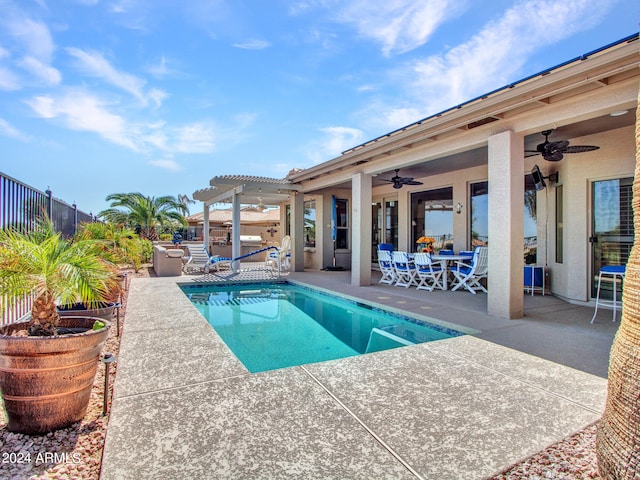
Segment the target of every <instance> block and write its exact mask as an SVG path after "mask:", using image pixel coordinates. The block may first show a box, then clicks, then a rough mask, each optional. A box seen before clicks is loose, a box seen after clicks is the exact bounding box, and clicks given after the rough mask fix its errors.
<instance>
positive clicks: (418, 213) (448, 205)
mask: <svg viewBox="0 0 640 480" xmlns="http://www.w3.org/2000/svg"><path fill="white" fill-rule="evenodd" d="M411 218H412V222H411V224H412V227H413V228H412V234H413V237H412V240H411V241H412V242H413V244H414V245H415V244H416V242H417V240H418V238H420V237H422V236H423V235H424V236H427V237H433V238H434V240H435V243H434V245H433V246H434V247H435V248H436V250H440V249H452V248H453V188H452V187H446V188H438V189H436V190H429V191H427V192H418V193H412V194H411Z"/></svg>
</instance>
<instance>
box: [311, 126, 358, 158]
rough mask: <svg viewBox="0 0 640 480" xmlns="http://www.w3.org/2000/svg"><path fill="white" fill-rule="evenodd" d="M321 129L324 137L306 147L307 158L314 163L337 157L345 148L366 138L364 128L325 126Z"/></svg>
mask: <svg viewBox="0 0 640 480" xmlns="http://www.w3.org/2000/svg"><path fill="white" fill-rule="evenodd" d="M320 131H321V132H322V133H323V134H324V135H323V138H321V139H319V140H315V141H314V142H312V144H311V145H309V146H308V147H307V148H306V152H307V153H306V155H307V158H308V159H309V160H310V162H311V163H313V164H318V163H320V162H324V161H326V160H329V159H331V158H334V157H337V156H338V155H340V154H341V153H342V152H344V151H345V150H347V149H349V148H352V147H354V146H356V145H358V144H360V143H362V141H363V139H364V133H363V132H362V130H358V129H357V128H351V127H325V128H321V129H320Z"/></svg>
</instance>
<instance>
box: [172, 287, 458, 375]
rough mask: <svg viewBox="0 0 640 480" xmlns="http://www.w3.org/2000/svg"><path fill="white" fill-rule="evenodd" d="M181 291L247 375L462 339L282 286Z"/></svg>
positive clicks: (315, 292)
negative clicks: (240, 363)
mask: <svg viewBox="0 0 640 480" xmlns="http://www.w3.org/2000/svg"><path fill="white" fill-rule="evenodd" d="M181 288H182V291H183V292H184V293H185V294H186V295H187V297H188V298H189V299H190V300H191V302H192V303H193V304H194V305H195V306H196V308H197V309H198V310H199V311H200V313H201V314H202V315H203V316H204V318H205V319H207V321H208V322H209V324H210V325H211V326H212V327H213V328H214V330H215V331H216V332H217V333H218V335H220V337H221V338H222V340H223V341H224V342H225V343H226V344H227V346H228V347H229V348H230V349H231V350H232V351H233V353H234V354H235V355H236V357H238V359H239V360H240V361H241V362H242V363H243V364H244V366H245V367H246V368H247V369H248V370H249V371H250V372H252V373H256V372H263V371H267V370H275V369H278V368H284V367H292V366H295V365H304V364H307V363H314V362H321V361H326V360H334V359H337V358H344V357H350V356H354V355H360V354H364V353H370V352H376V351H380V350H387V349H390V348H396V347H402V346H407V345H415V344H417V343H424V342H430V341H433V340H441V339H445V338H451V337H456V336H459V335H463V334H462V333H461V332H458V331H456V330H452V329H450V328H447V327H443V326H440V325H435V324H427V323H425V322H422V321H419V320H416V319H412V318H409V317H405V316H403V315H399V314H396V313H392V312H390V311H387V310H383V309H381V308H377V307H374V306H371V305H367V304H364V303H360V302H355V301H351V300H348V299H344V298H338V297H336V296H332V295H329V294H327V293H323V292H320V291H318V290H314V289H311V288H307V287H303V286H299V285H293V284H291V283H288V282H287V283H255V284H246V283H245V284H236V285H187V286H181Z"/></svg>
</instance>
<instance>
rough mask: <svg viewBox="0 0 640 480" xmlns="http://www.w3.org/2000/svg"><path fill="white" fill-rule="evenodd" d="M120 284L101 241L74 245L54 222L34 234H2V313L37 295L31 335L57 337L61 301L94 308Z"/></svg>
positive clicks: (0, 253)
mask: <svg viewBox="0 0 640 480" xmlns="http://www.w3.org/2000/svg"><path fill="white" fill-rule="evenodd" d="M116 286H117V277H116V276H115V274H114V269H113V266H112V265H110V264H109V263H108V262H106V261H105V260H104V259H103V258H102V257H101V254H100V251H99V246H98V244H97V242H95V241H92V240H80V241H75V242H71V241H69V240H66V239H64V238H63V237H62V235H61V234H60V233H58V232H56V231H55V228H54V226H53V223H52V222H51V221H50V220H49V219H45V220H43V221H42V222H41V223H40V225H39V226H38V228H37V229H36V230H35V231H33V232H21V231H19V230H17V229H6V230H0V299H4V300H3V302H6V303H3V304H0V310H3V309H4V307H10V306H11V305H13V304H14V303H16V302H18V301H20V300H21V299H23V298H24V297H25V296H28V295H30V294H33V295H34V296H35V301H34V302H33V306H32V309H31V320H30V325H29V326H28V332H29V335H55V334H56V332H57V327H58V324H59V321H60V317H59V315H58V310H57V302H58V301H59V302H60V303H61V304H70V303H75V302H82V303H85V304H87V305H91V306H94V305H96V304H97V303H98V302H100V301H102V300H103V299H104V298H105V297H106V296H107V295H108V293H109V292H110V291H111V290H112V289H113V288H114V287H116Z"/></svg>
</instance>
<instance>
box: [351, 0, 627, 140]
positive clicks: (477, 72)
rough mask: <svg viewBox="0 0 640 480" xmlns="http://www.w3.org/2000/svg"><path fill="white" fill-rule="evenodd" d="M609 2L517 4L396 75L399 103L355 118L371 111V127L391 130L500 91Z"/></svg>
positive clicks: (376, 106)
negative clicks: (539, 53) (470, 34)
mask: <svg viewBox="0 0 640 480" xmlns="http://www.w3.org/2000/svg"><path fill="white" fill-rule="evenodd" d="M614 1H615V0H573V1H571V2H567V1H565V0H524V1H520V2H518V3H517V4H515V5H513V6H512V7H511V8H509V9H508V10H506V11H505V12H504V13H503V14H502V16H500V17H498V18H497V19H496V20H494V21H492V22H490V23H488V24H486V25H485V26H484V27H483V28H482V29H481V30H480V31H479V32H478V33H477V34H475V35H474V36H473V37H471V38H470V39H469V40H468V41H467V42H465V43H462V44H460V45H457V46H455V47H453V48H451V49H449V50H448V51H447V52H445V53H444V54H441V55H432V56H430V57H427V58H424V59H419V60H416V61H414V62H412V63H410V64H407V65H406V66H405V67H404V69H400V70H398V71H396V72H395V78H394V79H393V81H394V84H396V85H404V86H405V98H404V101H403V100H400V101H398V99H394V101H393V105H391V104H387V105H385V104H384V100H381V99H378V100H377V101H373V102H371V103H370V104H369V105H368V106H367V108H366V110H365V111H363V112H361V115H362V117H364V118H367V117H369V118H373V117H371V112H372V111H376V112H377V115H376V117H375V120H374V122H378V125H377V126H378V127H381V126H382V127H385V128H390V129H394V128H398V127H401V126H403V125H406V124H408V123H412V122H415V121H417V120H419V119H420V118H423V117H425V116H428V115H432V114H435V113H438V112H439V111H442V110H445V109H447V108H451V107H454V106H455V105H458V104H460V103H462V102H465V101H467V100H470V99H472V98H474V97H476V96H478V95H481V94H483V93H486V92H488V91H492V90H494V89H496V88H499V87H501V86H503V85H506V84H507V83H509V82H512V81H514V80H515V79H517V78H518V76H519V72H520V71H521V68H522V66H523V65H524V64H526V62H527V61H528V60H529V58H530V56H531V55H532V54H533V53H535V52H536V51H538V50H540V49H541V48H542V47H545V46H548V45H551V44H554V43H556V42H558V41H559V40H561V39H563V38H566V37H569V36H571V35H573V34H575V33H576V32H578V31H581V30H585V29H588V28H590V27H592V26H593V25H594V24H596V23H597V22H598V21H599V19H600V18H601V17H602V16H603V15H604V13H605V12H606V11H607V10H608V9H609V8H610V6H611V4H612V3H613V2H614ZM577 18H579V19H580V21H579V22H577V21H576V19H577ZM558 25H562V28H558ZM550 66H551V65H550Z"/></svg>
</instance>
